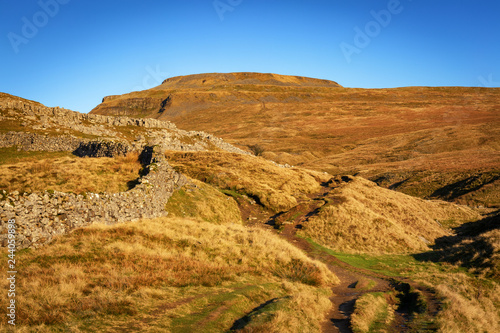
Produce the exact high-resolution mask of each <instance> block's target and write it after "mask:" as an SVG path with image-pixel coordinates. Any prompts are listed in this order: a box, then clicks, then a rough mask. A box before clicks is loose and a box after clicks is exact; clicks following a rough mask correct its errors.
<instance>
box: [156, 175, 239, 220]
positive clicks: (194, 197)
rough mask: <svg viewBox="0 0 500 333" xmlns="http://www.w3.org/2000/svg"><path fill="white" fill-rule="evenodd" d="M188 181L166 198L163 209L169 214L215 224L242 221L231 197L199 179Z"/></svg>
mask: <svg viewBox="0 0 500 333" xmlns="http://www.w3.org/2000/svg"><path fill="white" fill-rule="evenodd" d="M190 182H191V184H189V185H186V186H184V187H183V188H181V189H179V190H177V191H176V192H174V194H173V195H172V196H171V197H170V199H169V200H168V203H167V204H166V206H165V210H166V211H167V212H168V213H169V214H170V216H178V217H191V218H197V219H200V220H202V221H207V222H212V223H217V224H221V223H239V224H242V223H243V221H242V220H241V212H240V209H239V208H238V204H237V203H236V201H235V200H234V199H233V198H231V197H228V196H226V195H225V194H223V193H221V192H220V191H219V190H217V189H215V188H214V187H212V186H211V185H208V184H205V183H203V182H200V181H199V180H196V179H190Z"/></svg>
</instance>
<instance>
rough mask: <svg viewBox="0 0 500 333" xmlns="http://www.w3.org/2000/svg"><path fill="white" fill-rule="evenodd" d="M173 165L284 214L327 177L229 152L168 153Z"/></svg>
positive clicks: (199, 178) (316, 189)
mask: <svg viewBox="0 0 500 333" xmlns="http://www.w3.org/2000/svg"><path fill="white" fill-rule="evenodd" d="M166 156H167V158H168V159H169V163H170V164H171V165H172V166H173V167H174V168H176V169H177V170H179V171H180V172H182V173H184V174H187V175H189V176H190V177H192V178H195V179H198V180H201V181H203V182H206V183H209V184H212V185H215V186H217V187H219V188H221V189H227V190H235V191H237V192H239V193H241V194H246V195H248V196H250V197H252V198H255V199H256V200H258V201H259V202H260V203H261V204H262V205H263V206H265V207H267V208H268V209H270V210H272V211H275V212H280V211H286V210H288V209H290V208H292V207H294V206H296V205H297V200H298V199H301V198H306V196H305V195H306V194H308V193H313V192H317V191H319V189H320V182H321V181H326V180H327V179H328V177H327V175H326V174H323V173H320V172H315V171H309V170H304V169H296V168H281V167H279V166H277V165H275V164H273V163H271V162H269V161H266V160H264V159H263V158H257V157H254V156H245V155H239V154H232V153H225V152H189V153H178V152H168V153H167V155H166Z"/></svg>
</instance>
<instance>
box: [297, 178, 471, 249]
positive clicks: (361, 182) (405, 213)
mask: <svg viewBox="0 0 500 333" xmlns="http://www.w3.org/2000/svg"><path fill="white" fill-rule="evenodd" d="M335 195H337V196H341V197H344V198H345V200H342V201H337V202H332V203H329V204H327V205H325V206H324V207H323V208H322V209H321V211H320V212H319V213H318V214H317V215H316V216H313V217H312V218H310V219H309V220H308V222H307V224H306V228H305V229H304V231H301V233H302V235H304V236H306V237H311V238H313V239H315V240H317V241H319V243H321V244H323V245H325V246H327V247H330V248H332V249H334V250H338V251H342V252H367V253H408V252H418V251H425V250H428V249H429V248H428V245H429V244H431V243H433V242H434V240H435V239H436V238H438V237H442V236H444V235H446V234H447V232H446V231H445V229H444V228H443V227H442V226H441V225H440V224H439V223H438V222H436V221H439V220H448V219H450V218H452V219H454V220H456V221H460V220H462V221H469V220H474V219H478V218H479V215H478V214H477V213H475V212H474V211H473V210H471V209H469V208H467V207H464V206H457V205H454V204H451V203H447V202H440V201H426V200H422V199H419V198H414V197H410V196H408V195H404V194H402V193H398V192H395V191H391V190H387V189H383V188H381V187H378V186H377V185H376V184H375V183H372V182H370V181H367V180H365V179H363V178H359V177H355V178H353V180H352V181H350V182H348V183H347V184H345V185H344V186H341V187H340V188H338V189H336V190H335Z"/></svg>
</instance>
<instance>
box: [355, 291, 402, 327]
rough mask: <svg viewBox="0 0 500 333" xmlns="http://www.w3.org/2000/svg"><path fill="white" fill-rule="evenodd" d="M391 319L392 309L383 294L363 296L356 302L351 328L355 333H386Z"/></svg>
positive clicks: (392, 316) (392, 315) (392, 317)
mask: <svg viewBox="0 0 500 333" xmlns="http://www.w3.org/2000/svg"><path fill="white" fill-rule="evenodd" d="M387 296H389V295H387ZM393 319H394V308H393V307H392V306H391V305H390V304H389V303H388V302H387V299H386V295H385V294H382V293H369V294H364V295H363V296H361V297H359V298H358V299H357V300H356V305H355V309H354V313H353V314H352V315H351V328H352V330H353V332H355V333H368V332H387V330H386V328H387V327H388V325H389V324H390V323H391V321H392V320H393Z"/></svg>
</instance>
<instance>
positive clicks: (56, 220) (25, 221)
mask: <svg viewBox="0 0 500 333" xmlns="http://www.w3.org/2000/svg"><path fill="white" fill-rule="evenodd" d="M151 152H152V157H150V158H149V159H150V160H151V162H152V163H151V164H149V166H148V167H147V170H148V171H149V172H148V174H147V175H145V176H143V177H141V178H139V180H138V182H139V184H138V185H137V186H135V187H134V188H133V189H131V190H129V191H127V192H122V193H114V194H96V193H87V194H86V195H80V194H79V195H76V194H72V193H62V192H56V191H54V192H43V193H32V194H30V195H28V194H23V195H21V194H19V193H17V192H13V193H6V192H5V191H0V195H2V197H1V199H2V200H0V219H1V224H0V245H1V246H3V247H5V246H7V230H8V228H7V221H8V220H9V219H15V221H16V226H17V230H16V233H17V246H18V248H20V249H23V248H29V247H31V248H37V247H40V246H42V245H44V244H47V243H48V242H50V241H51V240H52V239H53V238H54V236H57V235H62V234H66V233H68V232H70V231H71V230H72V229H75V228H79V227H84V226H87V225H89V224H91V223H95V222H101V223H106V224H115V223H118V222H125V221H131V220H135V219H139V218H153V217H158V216H164V215H166V212H165V204H166V203H167V201H168V199H169V198H170V196H171V195H172V193H173V192H174V191H175V190H176V189H178V188H180V187H182V186H183V185H185V184H186V183H187V178H186V177H185V176H183V175H181V174H179V173H177V172H176V171H175V170H174V169H173V168H172V167H170V165H169V164H168V163H167V161H166V160H165V159H164V157H162V156H163V155H162V154H157V153H156V152H154V150H153V149H150V153H151Z"/></svg>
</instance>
